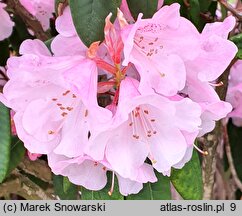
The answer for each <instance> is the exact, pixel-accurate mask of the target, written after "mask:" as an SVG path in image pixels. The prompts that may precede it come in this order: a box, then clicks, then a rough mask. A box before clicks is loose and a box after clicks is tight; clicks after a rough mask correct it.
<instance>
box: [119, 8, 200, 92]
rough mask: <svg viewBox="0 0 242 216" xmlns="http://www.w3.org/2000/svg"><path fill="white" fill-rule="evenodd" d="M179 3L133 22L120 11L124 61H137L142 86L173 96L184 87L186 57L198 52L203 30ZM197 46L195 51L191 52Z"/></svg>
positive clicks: (151, 90)
mask: <svg viewBox="0 0 242 216" xmlns="http://www.w3.org/2000/svg"><path fill="white" fill-rule="evenodd" d="M179 7H180V6H179V4H172V5H171V6H164V7H162V8H161V9H160V10H159V11H158V12H156V13H155V14H154V15H153V17H152V18H151V19H141V17H142V14H140V15H139V17H138V20H137V21H136V22H135V23H134V24H133V25H129V24H128V23H127V22H126V20H125V19H124V17H123V14H122V12H121V11H119V13H118V18H119V21H120V25H121V27H122V32H121V34H122V39H123V42H124V62H123V65H128V63H129V62H131V63H133V64H134V65H135V66H136V68H137V70H138V71H139V73H140V76H141V80H140V86H139V90H140V91H141V92H142V93H151V92H153V91H154V90H155V91H156V92H158V93H161V94H163V95H167V96H172V95H175V94H176V93H177V91H179V90H182V89H183V88H184V86H185V81H186V70H185V66H184V62H183V60H188V59H194V58H195V57H196V55H197V54H198V52H197V48H198V46H199V41H198V38H199V33H198V31H197V30H196V28H195V27H194V25H192V23H191V22H190V21H188V20H187V19H185V18H182V17H181V16H180V14H179ZM191 50H193V52H191Z"/></svg>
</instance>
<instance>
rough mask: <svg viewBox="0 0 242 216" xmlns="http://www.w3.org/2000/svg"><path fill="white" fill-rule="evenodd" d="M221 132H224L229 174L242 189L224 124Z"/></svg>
mask: <svg viewBox="0 0 242 216" xmlns="http://www.w3.org/2000/svg"><path fill="white" fill-rule="evenodd" d="M223 134H224V144H225V152H226V155H227V158H228V162H229V168H230V171H231V174H232V177H233V179H234V182H235V184H236V186H237V187H238V188H239V189H240V190H241V191H242V182H241V181H240V179H239V177H238V175H237V172H236V169H235V166H234V160H233V157H232V153H231V148H230V143H229V136H228V130H227V127H226V126H223Z"/></svg>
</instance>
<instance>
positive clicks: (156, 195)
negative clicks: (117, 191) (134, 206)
mask: <svg viewBox="0 0 242 216" xmlns="http://www.w3.org/2000/svg"><path fill="white" fill-rule="evenodd" d="M156 176H157V179H158V181H157V182H155V183H146V184H144V187H143V189H142V190H141V191H140V192H139V193H138V194H132V195H130V196H127V197H126V199H127V200H170V199H171V191H170V180H169V178H168V177H166V176H163V175H162V174H160V173H158V172H156Z"/></svg>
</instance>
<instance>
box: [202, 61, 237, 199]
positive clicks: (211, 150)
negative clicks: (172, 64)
mask: <svg viewBox="0 0 242 216" xmlns="http://www.w3.org/2000/svg"><path fill="white" fill-rule="evenodd" d="M235 62H236V59H234V60H233V61H232V62H231V63H230V65H229V66H228V68H227V69H226V70H225V72H224V73H223V74H222V75H221V76H220V77H219V81H222V82H223V83H224V85H223V86H220V87H217V88H216V92H217V94H218V96H219V97H220V99H221V100H225V97H226V93H227V88H228V77H229V71H230V68H231V67H232V65H233V64H234V63H235ZM221 131H222V123H221V121H218V122H216V126H215V129H214V130H213V131H212V132H210V133H208V134H207V135H206V136H205V140H206V141H205V144H206V149H207V151H208V155H207V156H206V157H204V159H203V190H204V194H203V199H205V200H209V199H212V198H213V196H212V194H213V188H214V182H215V178H214V177H215V170H216V150H217V146H218V144H219V143H220V142H221V140H222V139H223V135H222V133H221Z"/></svg>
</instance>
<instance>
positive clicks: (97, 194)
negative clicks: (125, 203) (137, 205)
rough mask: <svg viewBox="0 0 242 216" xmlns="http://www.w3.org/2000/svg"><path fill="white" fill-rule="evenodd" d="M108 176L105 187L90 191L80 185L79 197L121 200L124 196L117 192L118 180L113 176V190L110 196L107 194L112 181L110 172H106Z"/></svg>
mask: <svg viewBox="0 0 242 216" xmlns="http://www.w3.org/2000/svg"><path fill="white" fill-rule="evenodd" d="M107 177H108V183H107V185H106V187H105V188H103V189H102V190H99V191H90V190H87V189H85V188H84V187H82V190H81V194H82V195H81V198H82V199H83V200H123V199H124V197H123V196H122V195H121V194H120V193H119V187H118V180H117V178H116V176H115V180H114V190H113V193H112V195H111V196H110V195H109V194H108V192H109V190H110V188H111V182H112V173H111V172H108V173H107Z"/></svg>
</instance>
